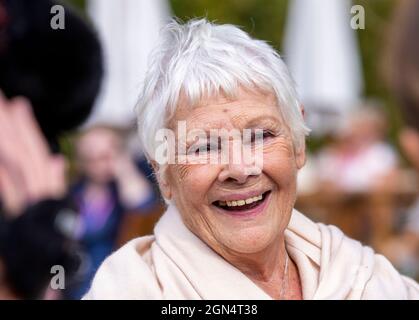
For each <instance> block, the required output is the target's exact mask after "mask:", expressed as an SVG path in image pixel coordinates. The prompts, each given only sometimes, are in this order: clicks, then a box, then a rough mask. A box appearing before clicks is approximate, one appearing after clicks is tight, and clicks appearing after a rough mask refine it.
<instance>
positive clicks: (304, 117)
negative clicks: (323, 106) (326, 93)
mask: <svg viewBox="0 0 419 320" xmlns="http://www.w3.org/2000/svg"><path fill="white" fill-rule="evenodd" d="M300 110H301V114H302V115H303V119H304V120H306V111H305V109H304V105H303V104H300Z"/></svg>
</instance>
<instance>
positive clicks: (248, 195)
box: [85, 20, 419, 300]
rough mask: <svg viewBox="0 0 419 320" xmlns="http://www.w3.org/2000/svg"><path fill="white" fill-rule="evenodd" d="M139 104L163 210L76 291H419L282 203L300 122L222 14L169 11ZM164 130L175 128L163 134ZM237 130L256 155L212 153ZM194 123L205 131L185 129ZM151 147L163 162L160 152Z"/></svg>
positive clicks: (358, 295) (300, 145)
mask: <svg viewBox="0 0 419 320" xmlns="http://www.w3.org/2000/svg"><path fill="white" fill-rule="evenodd" d="M138 108H139V119H138V121H139V132H140V137H141V142H142V145H143V148H144V150H145V152H146V154H147V156H148V158H149V160H150V162H151V163H152V165H153V167H154V170H155V174H156V177H157V179H158V182H159V186H160V190H161V192H162V195H163V197H164V199H165V200H166V203H167V204H168V208H167V211H166V212H165V214H164V215H163V217H162V218H161V220H160V221H159V222H158V224H157V225H156V227H155V230H154V235H151V236H147V237H142V238H138V239H135V240H132V241H131V242H129V243H128V244H126V245H125V246H124V247H122V248H121V249H119V250H118V251H117V252H115V253H114V254H113V255H111V256H110V257H108V258H107V259H106V260H105V261H104V263H103V264H102V266H101V267H100V268H99V270H98V272H97V274H96V276H95V278H94V280H93V282H92V286H91V289H90V290H89V292H88V293H87V294H86V296H85V299H279V300H283V299H412V298H419V286H418V284H417V283H416V282H414V281H413V280H411V279H409V278H406V277H404V276H402V275H400V274H399V273H398V272H397V271H396V270H395V269H394V268H393V266H392V265H391V264H390V263H389V262H388V260H386V258H384V257H383V256H381V255H378V254H375V253H374V252H373V251H372V249H371V248H368V247H363V246H362V245H361V244H360V243H359V242H357V241H355V240H352V239H349V238H347V237H345V235H343V234H342V232H341V231H340V230H339V229H337V228H336V227H334V226H325V225H323V224H319V223H314V222H312V221H311V220H309V219H308V218H307V217H305V216H304V215H303V214H301V213H299V212H297V211H296V210H295V209H293V206H294V203H295V199H296V177H297V173H298V170H299V169H300V168H301V167H302V166H303V165H304V162H305V141H304V140H305V136H306V135H307V134H308V132H309V130H308V128H307V127H306V126H305V124H304V119H303V113H304V112H303V110H302V108H301V106H300V104H299V102H298V100H297V97H296V93H295V90H294V88H293V84H292V81H291V79H290V77H289V75H288V73H287V70H286V67H285V65H284V63H283V62H282V61H281V58H280V57H279V55H278V54H277V53H276V52H275V51H274V50H273V49H272V48H271V47H270V46H269V45H268V44H266V43H265V42H263V41H259V40H254V39H252V38H250V37H249V36H248V35H247V34H246V33H245V32H243V31H241V30H240V29H238V28H237V27H234V26H232V25H215V24H212V23H209V22H207V21H205V20H192V21H190V22H188V23H186V24H184V25H181V24H178V23H177V22H172V23H171V24H169V25H168V26H167V27H166V28H165V29H164V31H163V35H162V41H161V43H160V44H159V45H158V46H157V48H156V51H155V52H154V53H153V54H152V55H151V61H150V65H149V69H148V72H147V75H146V79H145V86H144V88H143V92H142V95H141V96H140V100H139V104H138ZM162 128H166V129H167V130H169V131H170V130H171V132H173V135H174V139H169V138H170V135H169V136H168V137H166V139H160V138H161V135H160V133H161V129H162ZM182 128H183V129H185V130H181V129H182ZM245 129H248V130H251V133H252V134H251V136H250V139H247V140H246V139H243V140H242V147H243V149H244V148H250V149H251V150H252V151H253V153H254V154H256V153H257V154H259V156H260V155H261V156H262V160H263V161H258V159H257V157H255V158H256V159H253V158H252V159H253V161H248V160H249V159H244V158H245V157H244V156H241V157H239V160H238V161H237V159H236V160H235V161H234V159H233V156H234V152H233V154H231V153H229V154H228V155H227V159H228V161H218V162H217V161H210V160H213V159H214V158H215V159H219V158H220V157H222V153H223V152H224V151H225V149H224V148H220V144H219V141H220V139H219V137H216V138H215V139H213V137H214V135H210V134H209V132H213V131H214V130H215V131H217V130H224V131H228V132H231V131H234V130H236V131H239V132H243V131H244V130H245ZM197 130H198V131H201V132H202V131H203V132H204V133H208V135H207V137H209V136H210V137H211V138H209V139H208V140H207V139H204V138H203V137H202V135H200V136H199V139H196V137H197V136H198V135H196V134H190V133H191V132H193V131H197ZM185 132H186V133H185ZM256 132H258V133H259V134H256ZM232 140H234V139H232ZM232 140H231V139H229V140H227V145H229V144H232V143H233V141H232ZM236 140H237V139H236ZM245 140H246V142H245ZM162 141H165V143H163V142H162ZM173 141H174V142H175V144H176V147H174V146H173V143H172V142H173ZM162 144H164V145H165V146H166V147H167V148H166V149H165V150H166V151H165V152H166V153H165V154H166V155H167V154H174V157H171V156H168V157H167V158H171V159H172V161H170V159H169V160H168V159H167V158H166V161H164V159H162V158H164V157H162V153H161V149H162ZM235 150H237V149H235ZM183 151H185V152H183ZM236 153H237V152H236ZM190 156H193V157H192V158H191V157H190ZM236 158H237V157H236ZM185 159H186V160H185ZM197 159H198V160H199V161H196V160H197ZM259 160H260V159H259Z"/></svg>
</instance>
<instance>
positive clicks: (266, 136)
mask: <svg viewBox="0 0 419 320" xmlns="http://www.w3.org/2000/svg"><path fill="white" fill-rule="evenodd" d="M272 137H275V135H274V134H273V133H272V132H271V131H269V130H263V139H264V140H265V139H269V138H272Z"/></svg>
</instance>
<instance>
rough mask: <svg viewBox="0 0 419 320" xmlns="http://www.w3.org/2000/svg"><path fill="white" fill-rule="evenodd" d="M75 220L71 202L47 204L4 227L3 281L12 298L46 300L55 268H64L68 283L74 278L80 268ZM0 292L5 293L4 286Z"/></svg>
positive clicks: (0, 241) (0, 238)
mask: <svg viewBox="0 0 419 320" xmlns="http://www.w3.org/2000/svg"><path fill="white" fill-rule="evenodd" d="M75 219H76V214H75V212H74V211H73V210H71V205H70V204H69V203H68V201H67V200H59V201H58V200H46V201H42V202H39V203H37V204H36V205H34V206H32V207H29V208H28V209H27V210H26V211H25V212H24V213H23V214H22V215H20V216H19V217H18V218H16V219H13V220H10V221H3V222H1V223H0V225H1V230H0V264H2V267H3V268H2V269H3V272H0V279H1V280H2V284H3V285H4V283H6V284H7V286H8V291H9V292H10V296H9V298H15V299H43V298H45V295H46V293H47V290H48V287H49V285H50V281H51V278H52V277H53V276H54V273H53V272H52V271H51V268H52V267H53V266H57V265H58V266H60V267H62V268H63V270H64V271H65V274H64V276H65V277H64V281H68V279H69V278H71V275H72V274H73V273H74V272H75V271H76V269H77V267H78V264H79V258H78V254H77V252H78V250H77V249H76V247H75V245H74V242H73V241H72V240H71V237H70V236H69V234H70V232H71V229H72V227H73V226H72V224H73V221H75ZM64 284H65V282H64ZM0 289H2V290H3V292H4V287H3V286H2V288H0Z"/></svg>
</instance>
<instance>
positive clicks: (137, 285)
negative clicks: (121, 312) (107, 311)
mask: <svg viewBox="0 0 419 320" xmlns="http://www.w3.org/2000/svg"><path fill="white" fill-rule="evenodd" d="M153 243H154V236H145V237H140V238H137V239H134V240H131V241H130V242H128V243H127V244H125V245H124V246H123V247H121V248H120V249H119V250H117V251H115V252H114V253H113V254H112V255H110V256H109V257H108V258H106V259H105V261H104V262H103V263H102V265H101V266H100V267H99V269H98V271H97V273H96V275H95V277H94V279H93V281H92V284H91V287H90V290H89V291H88V293H87V294H86V295H85V296H84V297H83V299H93V300H95V299H159V298H160V296H161V290H160V287H159V284H158V281H157V279H156V277H155V275H154V272H153V264H152V257H151V247H152V245H153Z"/></svg>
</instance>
